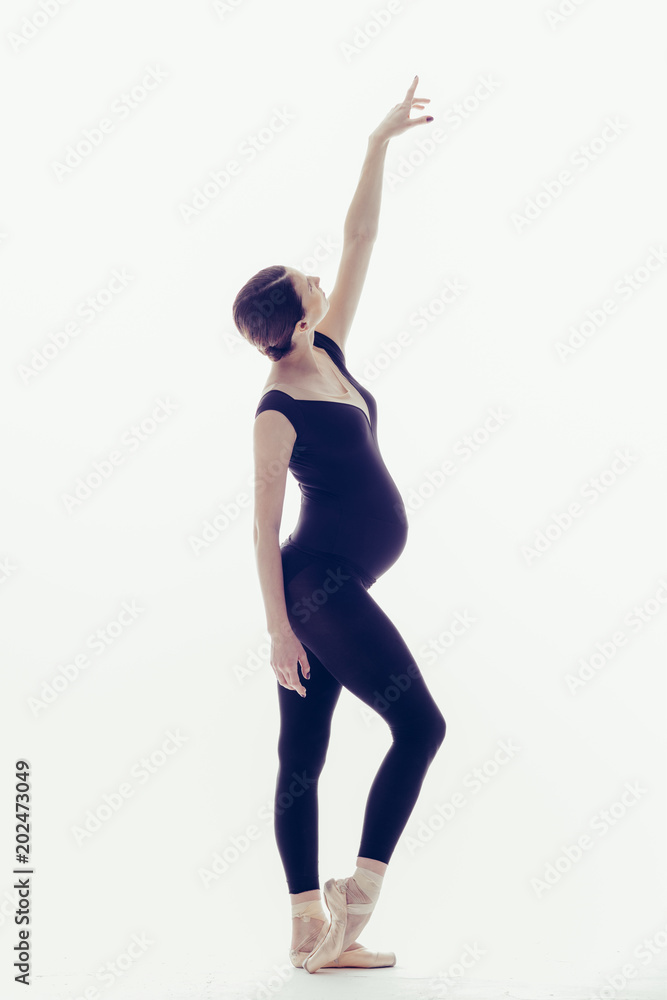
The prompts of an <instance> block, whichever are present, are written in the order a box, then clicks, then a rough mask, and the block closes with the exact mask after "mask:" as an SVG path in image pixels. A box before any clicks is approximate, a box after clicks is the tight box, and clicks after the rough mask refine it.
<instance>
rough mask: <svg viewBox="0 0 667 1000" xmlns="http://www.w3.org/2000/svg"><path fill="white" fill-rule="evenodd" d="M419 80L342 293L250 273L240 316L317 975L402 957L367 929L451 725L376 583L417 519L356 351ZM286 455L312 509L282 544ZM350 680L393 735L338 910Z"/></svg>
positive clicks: (281, 825)
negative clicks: (321, 809) (327, 832)
mask: <svg viewBox="0 0 667 1000" xmlns="http://www.w3.org/2000/svg"><path fill="white" fill-rule="evenodd" d="M417 82H418V77H415V78H414V80H413V82H412V84H411V85H410V87H409V88H408V91H407V95H406V98H405V100H404V101H402V103H400V104H397V105H396V106H395V107H394V108H393V109H392V110H391V111H390V112H389V114H388V115H387V117H386V118H385V119H384V121H383V122H381V124H380V125H379V126H378V127H377V128H376V129H375V131H374V132H373V133H371V135H370V137H369V141H368V151H367V154H366V159H365V162H364V165H363V168H362V172H361V177H360V180H359V185H358V187H357V190H356V192H355V195H354V198H353V199H352V203H351V205H350V209H349V211H348V214H347V217H346V219H345V228H344V246H343V251H342V259H341V263H340V268H339V271H338V276H337V280H336V285H335V287H334V289H333V291H332V293H331V296H330V299H329V300H327V297H326V295H325V293H324V292H323V291H322V289H321V288H320V282H319V278H317V277H314V276H311V275H306V274H303V273H302V272H301V271H298V270H296V269H295V268H289V267H280V266H276V267H267V268H265V269H264V270H262V271H260V272H259V273H258V274H256V275H255V276H254V277H253V278H251V280H250V281H249V282H248V283H247V284H246V285H245V286H244V287H243V288H242V289H241V291H240V292H239V293H238V295H237V296H236V299H235V301H234V306H233V314H234V322H235V324H236V326H237V328H238V330H239V331H240V332H241V334H242V335H243V336H244V337H246V338H247V339H248V340H249V341H250V343H252V344H253V345H254V346H255V347H257V348H258V349H259V350H260V351H261V352H262V353H263V354H265V355H266V356H267V357H269V358H270V359H271V360H272V361H273V365H272V367H271V373H270V375H269V378H268V380H267V383H266V385H265V386H264V392H263V394H262V397H261V399H260V402H259V405H258V407H257V411H256V414H255V423H254V452H255V484H256V485H255V521H254V544H255V552H256V558H257V566H258V573H259V579H260V584H261V589H262V595H263V598H264V603H265V607H266V618H267V628H268V631H269V634H270V636H271V666H272V668H273V671H274V673H275V675H276V678H277V681H278V684H277V689H278V701H279V707H280V737H279V741H278V757H279V771H278V778H277V783H276V796H275V814H274V816H275V819H274V823H275V834H276V841H277V845H278V850H279V852H280V856H281V859H282V863H283V866H284V869H285V874H286V878H287V886H288V889H289V893H290V899H291V904H292V917H293V922H292V947H291V951H290V958H291V960H292V962H293V964H294V965H295V966H297V967H298V968H300V967H303V968H304V969H306V970H307V971H308V972H311V973H312V972H316V971H317V970H318V969H320V968H334V967H341V966H355V967H357V968H359V967H363V968H378V967H380V966H387V965H394V964H395V961H396V957H395V955H394V954H393V952H389V953H378V952H370V951H368V950H367V949H366V948H364V947H363V945H361V944H360V943H359V942H358V941H357V940H356V938H357V935H358V934H359V933H360V931H361V930H362V928H363V927H365V926H366V924H367V922H368V920H369V919H370V916H371V912H372V910H373V908H374V906H375V903H376V902H377V899H378V895H379V892H380V888H381V886H382V879H383V876H384V873H385V871H386V868H387V864H388V862H389V859H390V857H391V855H392V853H393V851H394V848H395V847H396V844H397V842H398V839H399V837H400V835H401V833H402V832H403V829H404V828H405V825H406V823H407V821H408V818H409V816H410V814H411V812H412V810H413V807H414V805H415V802H416V801H417V798H418V796H419V792H420V789H421V786H422V782H423V779H424V777H425V775H426V772H427V770H428V768H429V766H430V764H431V762H432V760H433V758H434V756H435V754H436V752H437V750H438V748H439V746H440V745H441V743H442V741H443V739H444V736H445V720H444V718H443V716H442V713H441V712H440V710H439V708H438V706H437V705H436V703H435V701H434V700H433V697H432V696H431V694H430V692H429V691H428V689H427V687H426V684H425V682H424V679H423V677H422V675H421V673H420V671H419V668H418V666H417V664H416V663H415V660H414V657H413V656H412V654H411V653H410V651H409V649H408V647H407V646H406V644H405V642H404V640H403V639H402V637H401V635H400V634H399V632H398V631H397V629H396V627H395V626H394V625H393V624H392V622H391V621H390V620H389V618H388V617H387V615H386V614H385V613H384V612H383V611H382V609H381V608H380V607H379V606H378V605H377V604H376V602H375V601H374V600H373V598H372V597H371V596H370V594H369V593H368V590H369V588H370V587H371V586H372V585H373V583H374V582H375V581H376V579H377V578H378V577H379V576H380V575H381V574H383V573H385V572H386V570H387V569H389V567H390V566H392V565H393V563H394V562H396V560H397V559H398V557H399V555H400V554H401V552H402V551H403V548H404V546H405V543H406V540H407V518H406V513H405V508H404V506H403V503H402V500H401V497H400V494H399V492H398V489H397V488H396V484H395V483H394V481H393V479H392V478H391V476H390V474H389V472H388V470H387V468H386V466H385V464H384V461H383V459H382V457H381V455H380V451H379V447H378V443H377V429H376V427H377V407H376V402H375V399H374V397H373V396H372V395H371V393H370V392H369V391H368V390H367V389H365V388H363V386H361V385H360V384H359V382H357V380H356V379H355V378H354V377H353V376H352V375H351V374H350V372H349V371H348V370H347V367H346V365H345V355H344V351H345V346H346V341H347V337H348V332H349V329H350V327H351V325H352V319H353V317H354V314H355V311H356V308H357V304H358V301H359V297H360V295H361V289H362V286H363V282H364V279H365V276H366V272H367V270H368V263H369V259H370V255H371V251H372V248H373V243H374V240H375V236H376V232H377V224H378V216H379V209H380V196H381V187H382V172H383V165H384V159H385V154H386V150H387V144H388V142H389V139H390V138H391V137H392V136H395V135H400V134H401V133H402V132H404V131H406V129H408V128H412V127H416V126H417V125H421V124H424V123H425V122H428V121H432V120H433V119H432V118H431V117H426V116H422V117H421V118H414V119H411V118H410V111H411V109H412V108H413V107H415V108H423V107H424V103H425V102H426V101H428V100H429V98H417V97H415V96H414V93H415V89H416V87H417ZM288 468H289V469H290V470H291V471H292V474H293V475H294V476H295V478H296V479H297V481H298V482H299V488H300V490H301V509H300V515H299V520H298V524H297V526H296V528H295V530H294V531H293V532H292V534H291V535H290V536H289V538H288V539H287V540H286V541H285V542H283V543H282V544H280V542H279V538H278V536H279V531H280V522H281V516H282V508H283V500H284V493H285V482H286V478H287V469H288ZM299 666H300V668H301V672H300V673H299ZM306 684H307V690H306ZM343 685H344V686H345V687H346V688H348V690H350V691H352V693H353V694H355V695H356V696H357V697H358V698H360V699H361V700H362V701H363V702H365V703H366V704H367V705H368V706H370V707H371V708H373V709H374V710H375V711H376V712H378V713H379V714H381V716H382V717H383V718H384V719H385V721H386V723H387V725H388V726H389V729H390V732H391V735H392V737H393V742H392V745H391V746H390V748H389V750H388V752H387V754H386V756H385V758H384V760H383V762H382V764H381V766H380V768H379V770H378V772H377V775H376V777H375V779H374V781H373V784H372V787H371V789H370V793H369V796H368V801H367V804H366V810H365V815H364V824H363V830H362V835H361V843H360V847H359V853H358V856H357V860H356V869H355V871H354V874H353V875H351V876H349V877H348V878H344V879H330V880H329V881H328V882H326V883H325V885H324V897H325V900H326V903H327V906H328V909H329V912H330V915H331V921H330V923H329V924H327V918H326V915H325V913H324V910H323V909H322V905H321V902H320V889H319V873H318V803H317V785H318V779H319V776H320V773H321V771H322V768H323V765H324V761H325V758H326V753H327V747H328V743H329V735H330V728H331V720H332V716H333V712H334V709H335V707H336V703H337V701H338V697H339V695H340V692H341V687H342V686H343Z"/></svg>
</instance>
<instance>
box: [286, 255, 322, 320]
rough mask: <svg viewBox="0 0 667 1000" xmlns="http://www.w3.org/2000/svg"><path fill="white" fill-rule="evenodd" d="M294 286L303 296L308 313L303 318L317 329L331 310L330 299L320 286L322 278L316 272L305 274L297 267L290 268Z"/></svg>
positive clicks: (304, 306)
mask: <svg viewBox="0 0 667 1000" xmlns="http://www.w3.org/2000/svg"><path fill="white" fill-rule="evenodd" d="M289 273H290V275H291V278H292V281H293V282H294V287H295V288H296V290H297V292H298V293H299V295H300V296H301V302H302V303H303V308H304V309H305V311H306V315H305V316H304V318H303V319H302V320H301V322H302V323H307V324H308V329H309V330H310V329H316V328H317V324H318V323H319V322H320V320H322V319H324V317H325V316H326V314H327V313H328V312H329V300H328V299H327V297H326V295H325V294H324V292H323V291H322V289H321V288H320V279H319V277H317V276H316V275H314V274H304V273H303V271H297V269H296V268H294V267H291V268H289Z"/></svg>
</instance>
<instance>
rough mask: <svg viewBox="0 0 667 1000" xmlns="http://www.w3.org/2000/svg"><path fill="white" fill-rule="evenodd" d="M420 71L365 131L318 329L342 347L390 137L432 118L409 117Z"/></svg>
mask: <svg viewBox="0 0 667 1000" xmlns="http://www.w3.org/2000/svg"><path fill="white" fill-rule="evenodd" d="M418 82H419V77H417V76H416V77H415V78H414V80H413V81H412V83H411V84H410V86H409V87H408V90H407V93H406V95H405V99H404V100H403V101H401V103H400V104H395V105H394V107H393V108H392V109H391V111H390V112H389V114H388V115H387V116H386V118H385V119H384V120H383V121H382V122H380V124H379V125H378V127H377V128H376V129H375V130H374V131H373V132H371V134H370V136H369V137H368V146H367V149H366V157H365V159H364V162H363V165H362V168H361V176H360V178H359V183H358V184H357V189H356V191H355V192H354V197H353V198H352V202H351V204H350V207H349V209H348V212H347V215H346V217H345V224H344V227H343V251H342V255H341V260H340V264H339V267H338V274H337V276H336V282H335V284H334V287H333V290H332V292H331V294H330V295H329V311H328V312H327V314H326V316H325V317H324V319H323V320H322V321H321V323H320V324H319V325H318V330H319V331H320V333H323V334H325V336H327V337H331V339H332V340H333V341H335V342H336V343H337V344H338V346H339V347H340V349H341V350H342V351H343V352H345V344H346V341H347V337H348V334H349V332H350V328H351V326H352V321H353V319H354V316H355V313H356V311H357V306H358V305H359V300H360V298H361V290H362V288H363V287H364V282H365V280H366V275H367V273H368V265H369V263H370V259H371V253H372V250H373V244H374V243H375V239H376V237H377V233H378V223H379V218H380V203H381V200H382V179H383V176H384V161H385V157H386V153H387V146H388V144H389V140H390V139H391V138H392V137H393V136H395V135H400V134H401V133H402V132H405V131H406V129H409V128H412V127H413V126H414V125H423V124H425V123H426V122H428V121H433V119H432V118H431V117H430V116H427V115H422V117H421V118H410V111H411V110H412V108H413V107H414V108H423V107H424V104H425V103H427V102H428V101H429V100H430V98H428V97H415V96H414V93H415V90H416V88H417V83H418Z"/></svg>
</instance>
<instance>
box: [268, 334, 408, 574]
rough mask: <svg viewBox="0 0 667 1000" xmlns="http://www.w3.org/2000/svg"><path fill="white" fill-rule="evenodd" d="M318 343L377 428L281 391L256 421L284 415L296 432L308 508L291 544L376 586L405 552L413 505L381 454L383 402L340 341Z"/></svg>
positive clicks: (294, 462) (295, 462)
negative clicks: (352, 367) (408, 507)
mask: <svg viewBox="0 0 667 1000" xmlns="http://www.w3.org/2000/svg"><path fill="white" fill-rule="evenodd" d="M314 344H315V347H322V348H324V350H325V351H326V352H327V354H328V355H329V357H330V358H331V359H332V361H333V362H334V363H335V365H336V366H337V368H338V369H339V370H340V371H341V372H342V373H343V375H345V377H346V378H347V379H348V381H349V382H351V383H352V385H353V386H354V387H355V388H356V389H357V390H358V391H359V392H360V393H361V395H362V396H363V398H364V400H365V401H366V405H367V406H368V412H369V414H370V417H371V422H370V424H369V422H368V417H367V416H366V413H365V412H364V411H363V410H362V409H361V407H359V406H357V405H356V404H351V403H340V402H337V401H334V400H321V399H294V398H293V397H292V396H290V395H289V394H288V393H286V392H283V391H282V390H281V389H269V390H268V391H267V392H265V393H264V395H263V396H262V398H261V399H260V402H259V405H258V407H257V410H256V412H255V416H256V417H257V416H258V414H260V413H261V412H262V411H263V410H279V411H280V412H281V413H283V414H284V415H285V416H286V417H287V419H288V420H289V421H290V423H291V424H292V426H293V427H294V429H295V431H296V440H295V442H294V448H293V451H292V456H291V459H290V463H289V468H290V471H291V472H292V474H293V476H294V478H295V479H296V480H297V482H298V483H299V489H300V490H301V509H300V512H299V519H298V522H297V525H296V527H295V529H294V530H293V531H292V533H291V535H290V536H289V541H291V542H292V543H293V544H294V545H296V546H297V547H298V548H300V549H303V550H304V551H305V552H309V553H312V554H313V555H322V554H326V555H334V556H337V557H338V561H339V562H340V563H341V565H343V566H345V567H347V568H350V569H352V570H353V571H354V572H355V573H357V574H358V575H359V576H360V577H361V578H362V580H363V581H364V583H365V585H366V586H367V587H369V586H371V585H372V584H373V583H374V582H375V581H376V579H377V578H378V577H379V576H381V574H382V573H384V572H386V570H388V569H389V567H390V566H392V565H393V564H394V563H395V562H396V560H397V559H398V557H399V556H400V554H401V552H402V551H403V549H404V548H405V544H406V541H407V533H408V525H407V516H406V512H405V507H404V505H403V501H402V499H401V495H400V493H399V491H398V489H397V487H396V483H395V482H394V480H393V479H392V477H391V476H390V474H389V471H388V469H387V467H386V465H385V463H384V461H383V459H382V455H381V454H380V449H379V446H378V442H377V405H376V402H375V398H374V397H373V396H372V395H371V393H370V392H369V391H368V389H365V388H364V387H363V386H362V385H360V384H359V382H357V380H356V379H355V378H354V377H353V376H352V375H351V374H350V373H349V372H348V370H347V368H346V367H345V357H344V355H343V352H342V350H341V349H340V347H339V346H338V344H336V343H335V341H333V340H332V339H331V338H330V337H327V336H326V335H325V334H323V333H320V332H319V331H317V330H316V331H315V336H314Z"/></svg>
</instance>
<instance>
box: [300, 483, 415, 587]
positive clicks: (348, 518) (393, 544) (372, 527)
mask: <svg viewBox="0 0 667 1000" xmlns="http://www.w3.org/2000/svg"><path fill="white" fill-rule="evenodd" d="M400 513H401V512H400V511H399V512H398V513H397V516H396V518H393V519H392V520H385V519H383V518H377V517H371V516H368V515H365V514H359V513H354V514H352V513H349V512H346V511H345V510H340V509H339V508H337V507H330V506H327V505H325V504H321V503H317V502H314V501H312V500H307V499H305V498H304V499H303V500H302V503H301V510H300V513H299V520H298V523H297V525H296V528H295V529H294V531H293V532H292V533H291V535H290V536H289V537H290V540H291V541H292V542H293V543H294V544H295V545H297V546H300V547H301V548H303V549H305V550H306V551H308V552H312V553H327V554H332V555H336V556H339V557H340V559H341V560H342V561H343V562H344V563H345V564H347V565H348V566H349V567H350V568H352V569H353V570H355V571H356V572H357V573H359V575H360V576H361V577H362V578H363V579H364V582H365V583H366V585H367V586H370V585H371V584H372V583H374V582H375V580H377V578H378V577H380V576H382V574H383V573H386V571H387V570H388V569H389V568H390V567H391V566H393V565H394V563H395V562H396V560H397V559H398V557H399V556H400V555H401V553H402V552H403V549H404V548H405V545H406V542H407V537H408V524H407V517H405V515H404V516H403V517H402V518H401V516H400ZM403 514H404V512H403Z"/></svg>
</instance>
